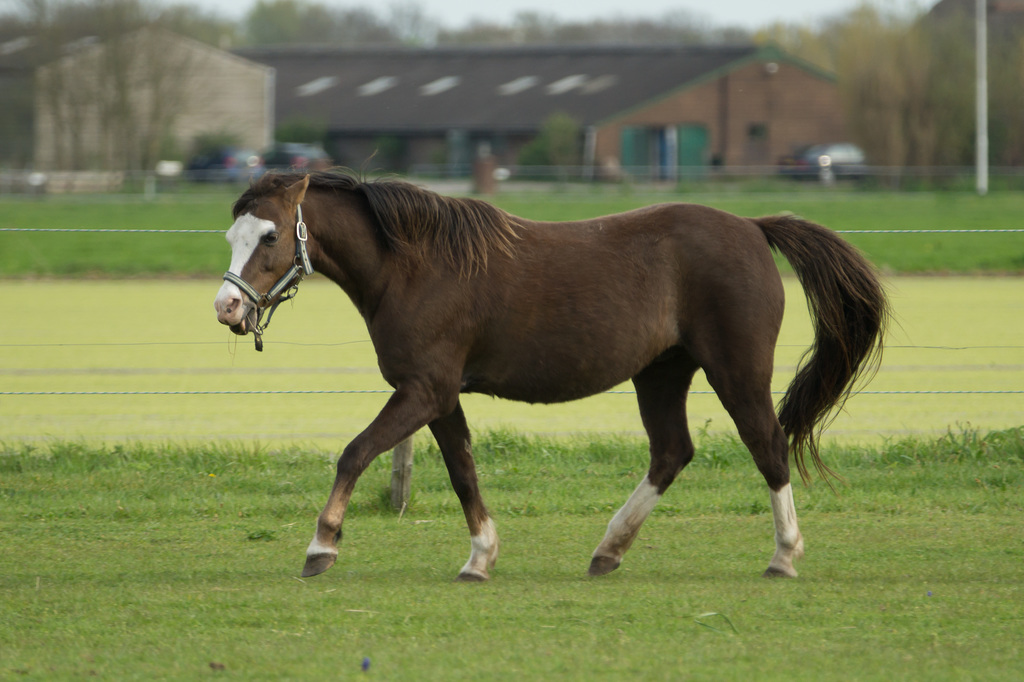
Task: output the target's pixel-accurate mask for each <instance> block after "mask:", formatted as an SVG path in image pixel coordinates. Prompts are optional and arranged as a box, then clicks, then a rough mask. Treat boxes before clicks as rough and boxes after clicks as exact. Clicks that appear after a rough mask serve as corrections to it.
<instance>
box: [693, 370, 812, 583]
mask: <svg viewBox="0 0 1024 682" xmlns="http://www.w3.org/2000/svg"><path fill="white" fill-rule="evenodd" d="M738 355H742V356H743V357H745V358H746V360H742V359H740V357H735V358H732V359H730V361H728V362H719V363H715V364H714V365H705V367H704V371H705V374H707V377H708V382H709V383H710V384H711V385H712V387H713V388H714V389H715V393H717V394H718V397H719V399H720V400H721V401H722V405H723V406H724V407H725V409H726V410H727V411H728V412H729V415H730V416H731V417H732V419H733V422H735V424H736V429H737V431H739V434H740V438H741V439H742V440H743V443H744V445H746V446H747V449H749V450H750V454H751V455H753V457H754V463H755V464H757V468H758V470H759V471H760V472H761V475H762V476H764V479H765V482H766V483H767V484H768V494H769V497H770V499H771V503H772V517H773V519H774V522H775V555H774V556H773V557H772V560H771V563H769V565H768V569H767V570H766V571H765V572H764V576H765V577H766V578H770V577H779V576H781V577H788V578H795V577H796V575H797V572H796V569H795V568H793V561H794V560H796V559H799V558H800V557H802V556H803V554H804V541H803V536H801V535H800V528H799V526H798V525H797V520H796V506H795V505H794V504H793V488H792V487H791V485H790V482H789V444H788V441H787V439H786V434H785V433H784V432H783V430H782V426H781V425H780V424H779V419H778V417H777V416H776V415H775V408H774V407H773V405H772V398H771V359H770V358H771V353H767V354H761V355H762V358H761V361H760V362H759V361H758V359H757V357H758V353H756V352H748V353H745V354H738ZM765 356H766V357H765ZM766 368H767V369H766Z"/></svg>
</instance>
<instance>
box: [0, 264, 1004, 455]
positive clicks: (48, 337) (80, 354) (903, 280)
mask: <svg viewBox="0 0 1024 682" xmlns="http://www.w3.org/2000/svg"><path fill="white" fill-rule="evenodd" d="M218 287H219V281H218V279H217V278H209V279H208V280H205V281H192V280H159V281H140V280H89V281H67V280H59V281H45V282H37V281H13V282H7V283H5V284H4V290H5V294H6V295H5V296H4V297H2V298H0V318H2V319H5V320H7V321H8V322H7V324H5V325H4V326H3V327H2V328H0V348H2V349H3V353H2V354H0V378H2V381H3V384H2V388H0V390H4V391H183V392H188V391H263V390H271V391H287V390H306V391H311V390H313V391H316V390H319V391H385V392H388V391H390V388H389V387H388V386H387V385H386V384H385V383H384V382H383V380H382V379H381V377H380V374H379V371H378V370H377V367H376V357H375V355H374V352H373V348H372V346H371V344H370V343H369V340H368V335H367V333H366V328H365V326H364V324H363V322H362V320H361V319H360V318H359V316H358V314H357V313H356V312H355V310H354V308H353V306H352V305H351V303H350V302H349V301H348V299H347V298H346V297H345V296H344V294H342V293H341V292H340V291H339V290H338V289H337V288H336V287H334V286H333V285H332V284H330V283H328V282H325V281H322V280H320V281H317V280H313V281H309V282H307V283H305V284H303V287H302V291H301V293H300V294H299V296H298V298H296V299H295V301H294V303H292V304H289V305H287V306H285V307H283V308H282V309H281V310H279V311H278V313H277V316H276V317H275V319H274V323H273V325H272V326H271V327H270V329H269V330H268V333H267V335H266V336H265V337H264V341H265V350H264V352H263V353H256V352H255V351H254V350H253V347H252V341H251V337H247V338H244V339H241V338H238V337H235V336H234V335H232V334H231V333H230V332H229V331H228V330H227V329H226V328H224V327H223V326H221V325H220V324H218V323H217V321H216V319H215V316H214V313H213V305H212V301H213V297H214V295H215V293H216V291H217V288H218ZM786 287H787V300H788V305H787V310H786V319H785V321H784V323H783V329H782V336H781V338H780V346H779V348H778V350H777V353H776V371H775V388H776V390H779V391H783V390H785V388H786V386H787V385H788V383H789V381H790V380H791V379H792V377H793V375H794V371H795V366H796V362H797V360H798V359H799V357H800V355H801V354H802V353H803V351H804V350H805V349H806V348H807V346H808V345H809V344H810V342H811V331H810V328H809V321H808V319H807V311H806V307H805V304H804V302H803V301H804V298H803V293H802V291H801V290H800V287H799V285H798V284H797V282H796V281H795V279H793V278H786ZM889 289H890V293H891V296H892V300H893V305H894V310H895V313H896V322H897V325H895V326H894V328H893V330H892V333H891V335H890V337H889V345H890V347H889V350H888V351H887V353H886V355H885V359H884V362H883V365H882V369H881V371H880V372H879V374H878V375H877V376H876V377H875V379H874V381H873V382H872V383H871V384H870V385H869V386H868V387H867V388H868V390H871V391H1008V390H1018V391H1019V390H1021V388H1022V387H1024V359H1022V351H1021V342H1020V339H1021V338H1022V337H1024V280H1021V279H1019V278H1013V277H995V278H993V277H980V278H968V277H943V278H922V277H894V278H890V279H889ZM621 389H622V390H625V391H628V390H630V389H631V386H630V385H628V384H627V385H624V386H622V387H621ZM694 391H695V393H696V394H695V395H693V396H692V397H691V399H690V422H691V425H692V426H693V427H694V428H704V427H705V425H706V428H707V429H708V430H710V431H711V432H713V433H721V432H731V430H732V428H733V427H732V422H731V421H730V419H729V417H728V416H727V415H726V413H725V411H724V410H723V409H722V407H721V405H720V403H719V402H718V399H717V398H716V397H715V396H714V395H713V394H707V393H706V392H707V391H710V388H709V386H708V385H707V383H706V381H704V379H703V377H702V376H699V377H698V379H697V381H696V382H695V384H694ZM386 397H387V395H386V393H383V394H382V393H339V394H313V395H241V396H225V395H148V396H146V395H143V396H135V395H108V396H95V395H86V396H0V441H31V442H48V441H67V440H85V441H88V442H91V443H96V442H118V441H124V440H147V441H154V440H156V441H164V440H175V441H179V440H188V441H191V442H203V441H208V440H211V439H215V440H218V441H225V440H227V441H239V442H242V441H244V442H251V441H253V440H256V441H259V442H263V443H273V444H281V443H297V442H298V443H308V444H311V445H317V446H319V447H326V448H335V449H337V448H340V447H341V446H342V445H343V444H344V443H345V442H346V441H347V439H349V438H351V437H352V436H354V435H355V434H356V433H358V432H359V431H360V430H362V428H363V427H365V426H366V424H367V423H369V421H370V419H372V418H373V416H374V415H375V414H376V413H377V411H378V410H379V409H380V408H381V407H382V406H383V404H384V401H385V399H386ZM464 405H465V408H466V413H467V416H468V418H469V420H470V425H471V426H472V427H473V428H475V429H478V430H485V429H493V428H502V427H510V428H514V429H517V430H521V431H525V432H529V433H539V434H548V435H556V434H569V433H576V432H581V431H582V432H605V433H633V434H639V433H640V432H641V431H642V426H641V424H640V419H639V415H638V412H637V409H636V402H635V397H634V396H633V395H631V394H629V393H609V394H603V395H599V396H595V397H593V398H589V399H586V400H582V401H577V402H574V403H569V404H565V405H552V406H543V405H536V406H531V405H526V404H522V403H513V402H508V401H502V400H495V399H492V398H487V397H484V396H465V400H464ZM1022 414H1024V394H1019V393H1018V394H945V395H935V394H922V395H905V394H895V395H877V394H865V395H858V396H855V397H854V398H853V399H852V400H851V401H850V402H849V403H848V404H847V410H846V412H844V413H841V414H840V415H839V417H838V418H837V420H836V422H835V423H834V424H833V425H832V428H831V429H830V430H829V431H828V432H827V438H831V439H837V440H840V441H842V442H865V443H870V444H878V443H880V442H882V441H884V440H885V439H887V438H893V437H903V436H907V435H933V436H934V435H937V434H941V433H944V432H945V431H946V430H947V428H950V427H953V428H958V427H959V426H961V425H964V426H965V425H968V424H969V425H971V426H973V427H974V428H979V429H1003V428H1008V427H1011V426H1019V425H1020V424H1021V415H1022ZM239 415H244V418H242V417H240V416H239ZM708 420H710V424H707V422H708Z"/></svg>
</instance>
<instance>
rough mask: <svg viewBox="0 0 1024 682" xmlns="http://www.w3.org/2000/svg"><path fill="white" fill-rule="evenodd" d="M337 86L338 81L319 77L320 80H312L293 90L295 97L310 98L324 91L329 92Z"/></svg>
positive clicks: (328, 77) (330, 77)
mask: <svg viewBox="0 0 1024 682" xmlns="http://www.w3.org/2000/svg"><path fill="white" fill-rule="evenodd" d="M337 84H338V79H337V78H335V77H334V76H321V77H320V78H314V79H313V80H311V81H309V82H308V83H305V84H304V85H300V86H298V87H297V88H295V95H296V96H297V97H310V96H312V95H317V94H319V93H321V92H323V91H324V90H329V89H330V88H333V87H334V86H335V85H337Z"/></svg>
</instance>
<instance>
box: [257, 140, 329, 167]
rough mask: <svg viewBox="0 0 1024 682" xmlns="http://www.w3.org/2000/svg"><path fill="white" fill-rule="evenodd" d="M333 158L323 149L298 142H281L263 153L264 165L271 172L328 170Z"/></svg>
mask: <svg viewBox="0 0 1024 682" xmlns="http://www.w3.org/2000/svg"><path fill="white" fill-rule="evenodd" d="M331 163H332V162H331V157H330V156H328V155H327V152H325V151H324V150H323V149H322V148H321V147H319V146H318V145H314V144H301V143H298V142H279V143H277V144H275V145H274V146H273V147H271V148H270V149H268V150H266V151H265V152H263V164H264V166H265V167H266V168H267V169H270V170H326V169H328V168H330V167H331Z"/></svg>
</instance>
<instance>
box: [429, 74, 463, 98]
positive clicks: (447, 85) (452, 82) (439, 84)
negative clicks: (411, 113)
mask: <svg viewBox="0 0 1024 682" xmlns="http://www.w3.org/2000/svg"><path fill="white" fill-rule="evenodd" d="M461 81H462V78H461V77H459V76H445V77H444V78H438V79H437V80H436V81H431V82H430V83H427V84H426V85H421V86H420V94H421V95H423V96H424V97H432V96H433V95H440V94H441V93H442V92H445V91H447V90H451V89H452V88H454V87H455V86H456V85H458V84H459V83H460V82H461Z"/></svg>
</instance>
